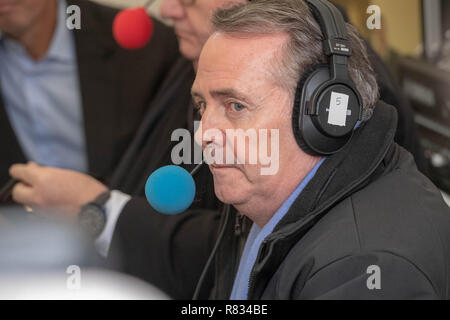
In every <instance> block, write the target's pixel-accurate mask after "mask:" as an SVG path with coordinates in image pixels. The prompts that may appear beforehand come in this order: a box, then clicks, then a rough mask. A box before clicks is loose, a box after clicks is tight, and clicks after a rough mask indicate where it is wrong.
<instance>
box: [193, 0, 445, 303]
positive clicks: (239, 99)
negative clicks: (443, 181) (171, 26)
mask: <svg viewBox="0 0 450 320" xmlns="http://www.w3.org/2000/svg"><path fill="white" fill-rule="evenodd" d="M213 27H214V30H215V32H214V33H213V34H212V36H211V37H210V38H209V40H208V41H207V42H206V44H205V46H204V48H203V51H202V54H201V56H200V60H199V65H198V71H197V76H196V80H195V82H194V85H193V88H192V94H193V97H194V100H195V103H196V105H197V107H198V108H199V110H200V112H201V114H202V120H201V129H202V130H199V131H198V132H199V133H198V134H196V140H197V142H199V143H202V146H203V148H204V150H207V151H208V152H211V150H213V152H212V153H215V154H216V155H217V154H223V155H224V157H225V156H226V154H227V152H231V153H232V155H233V156H234V157H236V158H239V154H241V153H242V152H243V150H239V148H235V147H233V148H231V147H229V141H228V140H227V134H226V132H227V130H229V129H244V130H249V129H256V130H258V129H263V128H264V129H269V128H270V129H277V130H278V131H279V144H278V146H279V149H278V150H279V169H278V171H277V172H276V173H275V174H273V175H261V174H260V172H261V171H260V169H261V167H263V164H262V163H261V162H259V163H258V164H246V163H242V162H240V163H239V164H234V165H233V164H229V163H227V164H222V163H219V161H218V162H216V163H214V162H213V163H211V164H210V165H209V167H210V170H211V172H212V174H213V176H214V188H215V193H216V195H217V197H218V198H219V199H220V200H221V201H223V202H224V203H226V204H230V205H232V206H233V207H234V209H236V211H234V210H232V211H231V212H229V214H228V215H231V217H230V216H228V217H227V218H224V223H223V225H222V230H223V234H224V236H223V238H222V239H221V241H220V243H219V244H218V251H217V253H216V256H215V264H216V268H215V270H216V276H215V279H216V282H215V288H214V291H213V294H212V297H213V298H218V299H228V298H231V299H448V298H449V292H448V289H447V288H448V287H449V284H450V276H449V273H448V272H447V271H448V269H449V267H450V265H449V262H450V261H449V258H448V257H450V212H449V209H448V207H447V205H446V204H445V203H444V201H443V199H442V196H441V195H440V193H439V191H438V190H437V189H436V188H435V187H434V186H433V184H432V183H431V182H430V181H429V180H428V179H427V178H426V177H424V176H423V175H422V174H420V173H419V172H418V170H417V168H416V166H415V164H414V161H413V159H412V157H411V155H410V154H409V153H407V152H406V151H405V150H404V149H403V148H401V147H399V146H398V145H397V144H396V143H395V142H394V141H393V137H394V134H395V128H396V122H397V116H396V112H395V109H394V108H393V107H391V106H389V105H387V104H385V103H383V102H381V101H378V88H377V84H376V81H375V77H374V75H373V71H372V68H371V66H370V63H369V61H368V59H367V53H366V51H365V48H364V46H363V44H362V42H361V40H360V38H359V36H358V34H357V32H356V31H355V29H354V28H353V27H351V26H350V25H348V24H345V23H344V21H343V19H342V16H341V15H340V13H339V12H338V11H337V10H336V8H335V7H333V6H332V5H331V4H330V3H329V2H328V1H323V0H308V1H299V0H258V1H252V2H251V3H248V4H239V5H236V6H233V7H231V8H227V9H221V10H219V11H217V12H216V13H215V15H214V16H213ZM208 130H214V131H215V132H221V133H222V134H223V137H220V138H219V137H218V136H212V135H208V136H206V135H202V134H201V132H205V131H208ZM244 152H245V150H244ZM227 221H228V222H227ZM230 221H231V222H230ZM242 221H246V222H249V223H250V225H251V228H250V231H249V233H248V234H247V232H245V228H244V227H243V225H242ZM226 222H227V223H226ZM199 232H200V231H199ZM205 272H206V270H205Z"/></svg>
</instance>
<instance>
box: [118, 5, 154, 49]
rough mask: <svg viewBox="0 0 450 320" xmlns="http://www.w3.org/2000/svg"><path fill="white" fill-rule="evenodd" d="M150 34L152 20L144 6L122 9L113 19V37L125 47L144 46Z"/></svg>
mask: <svg viewBox="0 0 450 320" xmlns="http://www.w3.org/2000/svg"><path fill="white" fill-rule="evenodd" d="M152 34H153V21H152V19H151V18H150V16H149V15H148V14H147V12H146V11H145V9H144V8H133V9H126V10H122V11H120V12H119V13H118V14H117V16H116V17H115V19H114V23H113V35H114V38H115V39H116V41H117V43H118V44H119V45H120V46H121V47H123V48H125V49H129V50H134V49H139V48H142V47H144V46H145V45H146V44H147V43H148V41H149V40H150V38H151V37H152Z"/></svg>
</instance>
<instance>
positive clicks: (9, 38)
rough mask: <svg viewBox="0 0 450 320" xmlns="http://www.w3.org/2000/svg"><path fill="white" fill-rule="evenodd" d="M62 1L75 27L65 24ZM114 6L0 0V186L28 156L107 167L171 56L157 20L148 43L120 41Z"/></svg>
mask: <svg viewBox="0 0 450 320" xmlns="http://www.w3.org/2000/svg"><path fill="white" fill-rule="evenodd" d="M70 5H76V6H78V7H79V8H80V9H81V17H80V19H81V29H80V30H77V29H75V30H73V31H72V30H69V28H68V27H67V26H66V20H67V19H68V17H69V15H68V14H67V13H66V8H67V6H70ZM117 12H118V11H117V10H115V9H112V8H109V7H104V6H101V5H98V4H95V3H93V2H89V1H85V0H74V1H67V2H66V1H64V0H61V1H59V0H17V1H10V0H1V1H0V31H1V34H0V136H1V138H0V141H1V146H2V156H1V157H0V185H2V186H3V185H4V184H5V182H6V181H7V179H8V178H9V177H8V176H9V174H8V169H9V167H10V166H11V165H12V164H14V163H21V162H27V161H34V162H36V163H39V164H41V165H47V166H53V167H58V168H64V169H72V170H76V171H79V172H85V173H89V174H90V175H92V176H94V177H96V178H97V179H99V180H100V181H105V179H107V178H108V176H109V175H110V174H111V173H112V171H113V169H114V168H115V166H116V165H117V163H118V161H119V159H120V157H121V156H122V154H123V153H124V152H125V149H126V148H127V146H128V144H129V143H130V141H131V139H132V138H133V136H134V134H135V132H136V130H137V127H138V126H139V124H140V122H141V119H142V116H143V114H144V113H145V112H146V111H147V108H148V106H149V103H150V101H151V100H152V99H153V97H154V95H155V94H156V92H157V91H158V89H159V87H160V85H161V81H162V80H163V79H164V77H165V75H166V73H167V72H168V69H169V68H170V66H171V65H172V64H173V63H174V61H175V60H176V58H177V57H178V50H177V43H176V39H175V37H174V35H173V32H172V31H171V30H170V29H169V28H168V27H166V26H164V25H163V24H162V23H160V22H158V21H155V23H154V28H155V30H154V35H153V41H152V42H151V44H148V45H147V46H146V47H144V48H142V49H140V50H136V51H126V50H123V49H121V48H120V47H119V46H118V45H117V44H116V43H115V41H114V39H113V37H112V31H111V24H112V21H113V18H114V17H115V15H116V14H117ZM95 190H98V189H95Z"/></svg>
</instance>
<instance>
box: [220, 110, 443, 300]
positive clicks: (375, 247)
mask: <svg viewBox="0 0 450 320" xmlns="http://www.w3.org/2000/svg"><path fill="white" fill-rule="evenodd" d="M396 122H397V117H396V113H395V110H394V108H392V107H391V106H389V105H386V104H384V103H381V102H380V103H378V105H377V107H376V109H375V113H374V117H373V118H372V120H370V121H369V122H368V123H367V124H365V125H364V126H363V127H361V128H359V129H358V130H357V131H356V133H355V136H354V137H353V139H352V141H351V143H350V144H349V145H348V146H347V147H346V148H345V149H344V150H343V151H341V152H339V153H338V154H336V155H333V156H331V157H328V158H327V159H326V160H325V162H324V163H323V164H322V166H321V167H320V168H319V170H318V172H317V174H316V175H315V176H314V178H313V179H312V180H311V181H310V182H309V184H308V185H307V186H306V188H305V189H304V190H303V192H302V193H301V195H300V196H299V197H298V198H297V200H296V201H295V202H294V204H293V205H292V206H291V208H290V210H289V211H288V213H287V214H286V216H285V217H284V218H283V219H282V220H281V221H280V222H279V224H278V225H277V226H276V227H275V229H274V231H273V233H272V234H270V235H269V236H268V237H267V238H266V239H265V240H264V242H263V244H262V245H261V248H260V250H259V253H258V257H257V259H256V263H255V265H254V267H253V270H252V274H251V280H250V284H249V299H448V298H449V294H450V292H449V286H450V273H449V271H450V210H449V208H448V206H447V205H446V204H445V202H444V201H443V199H442V196H441V194H440V192H439V191H438V190H437V188H436V187H434V186H433V184H432V183H431V182H430V181H429V180H428V179H427V178H426V177H425V176H423V175H422V174H421V173H420V172H419V171H418V170H417V168H416V165H415V163H414V161H413V159H412V157H411V155H410V154H409V153H408V152H406V151H405V150H404V149H403V148H402V147H400V146H398V145H397V144H396V143H394V142H393V138H394V135H395V127H396ZM292 169H293V170H295V168H292ZM233 221H234V219H231V220H230V223H229V226H228V227H227V228H228V231H227V232H226V235H227V237H226V238H225V239H224V241H223V242H222V244H221V248H220V249H219V253H218V255H217V257H216V281H215V289H214V292H213V297H214V298H219V299H226V298H228V297H229V295H230V293H231V289H232V284H233V279H234V277H235V273H236V271H237V267H238V261H239V255H240V250H238V248H241V243H242V238H245V235H240V236H236V234H235V233H234V230H235V229H236V228H235V225H234V222H233ZM371 266H377V267H379V270H380V280H381V282H380V283H381V289H379V290H377V289H373V290H370V289H369V288H368V286H367V282H368V280H369V282H370V279H369V277H370V276H371V275H372V271H371V269H369V267H371Z"/></svg>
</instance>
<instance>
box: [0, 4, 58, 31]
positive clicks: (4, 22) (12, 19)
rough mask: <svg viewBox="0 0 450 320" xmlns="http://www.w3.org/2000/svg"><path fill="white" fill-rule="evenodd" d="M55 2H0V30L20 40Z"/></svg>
mask: <svg viewBox="0 0 450 320" xmlns="http://www.w3.org/2000/svg"><path fill="white" fill-rule="evenodd" d="M52 1H56V0H0V30H1V31H2V32H4V33H6V34H9V35H11V36H12V37H15V38H20V37H21V35H22V34H24V33H25V32H26V31H27V30H28V28H30V27H31V26H32V25H33V24H34V22H35V21H36V20H37V19H38V18H39V16H41V15H42V14H43V12H44V10H46V9H47V8H48V5H49V3H51V2H52Z"/></svg>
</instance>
